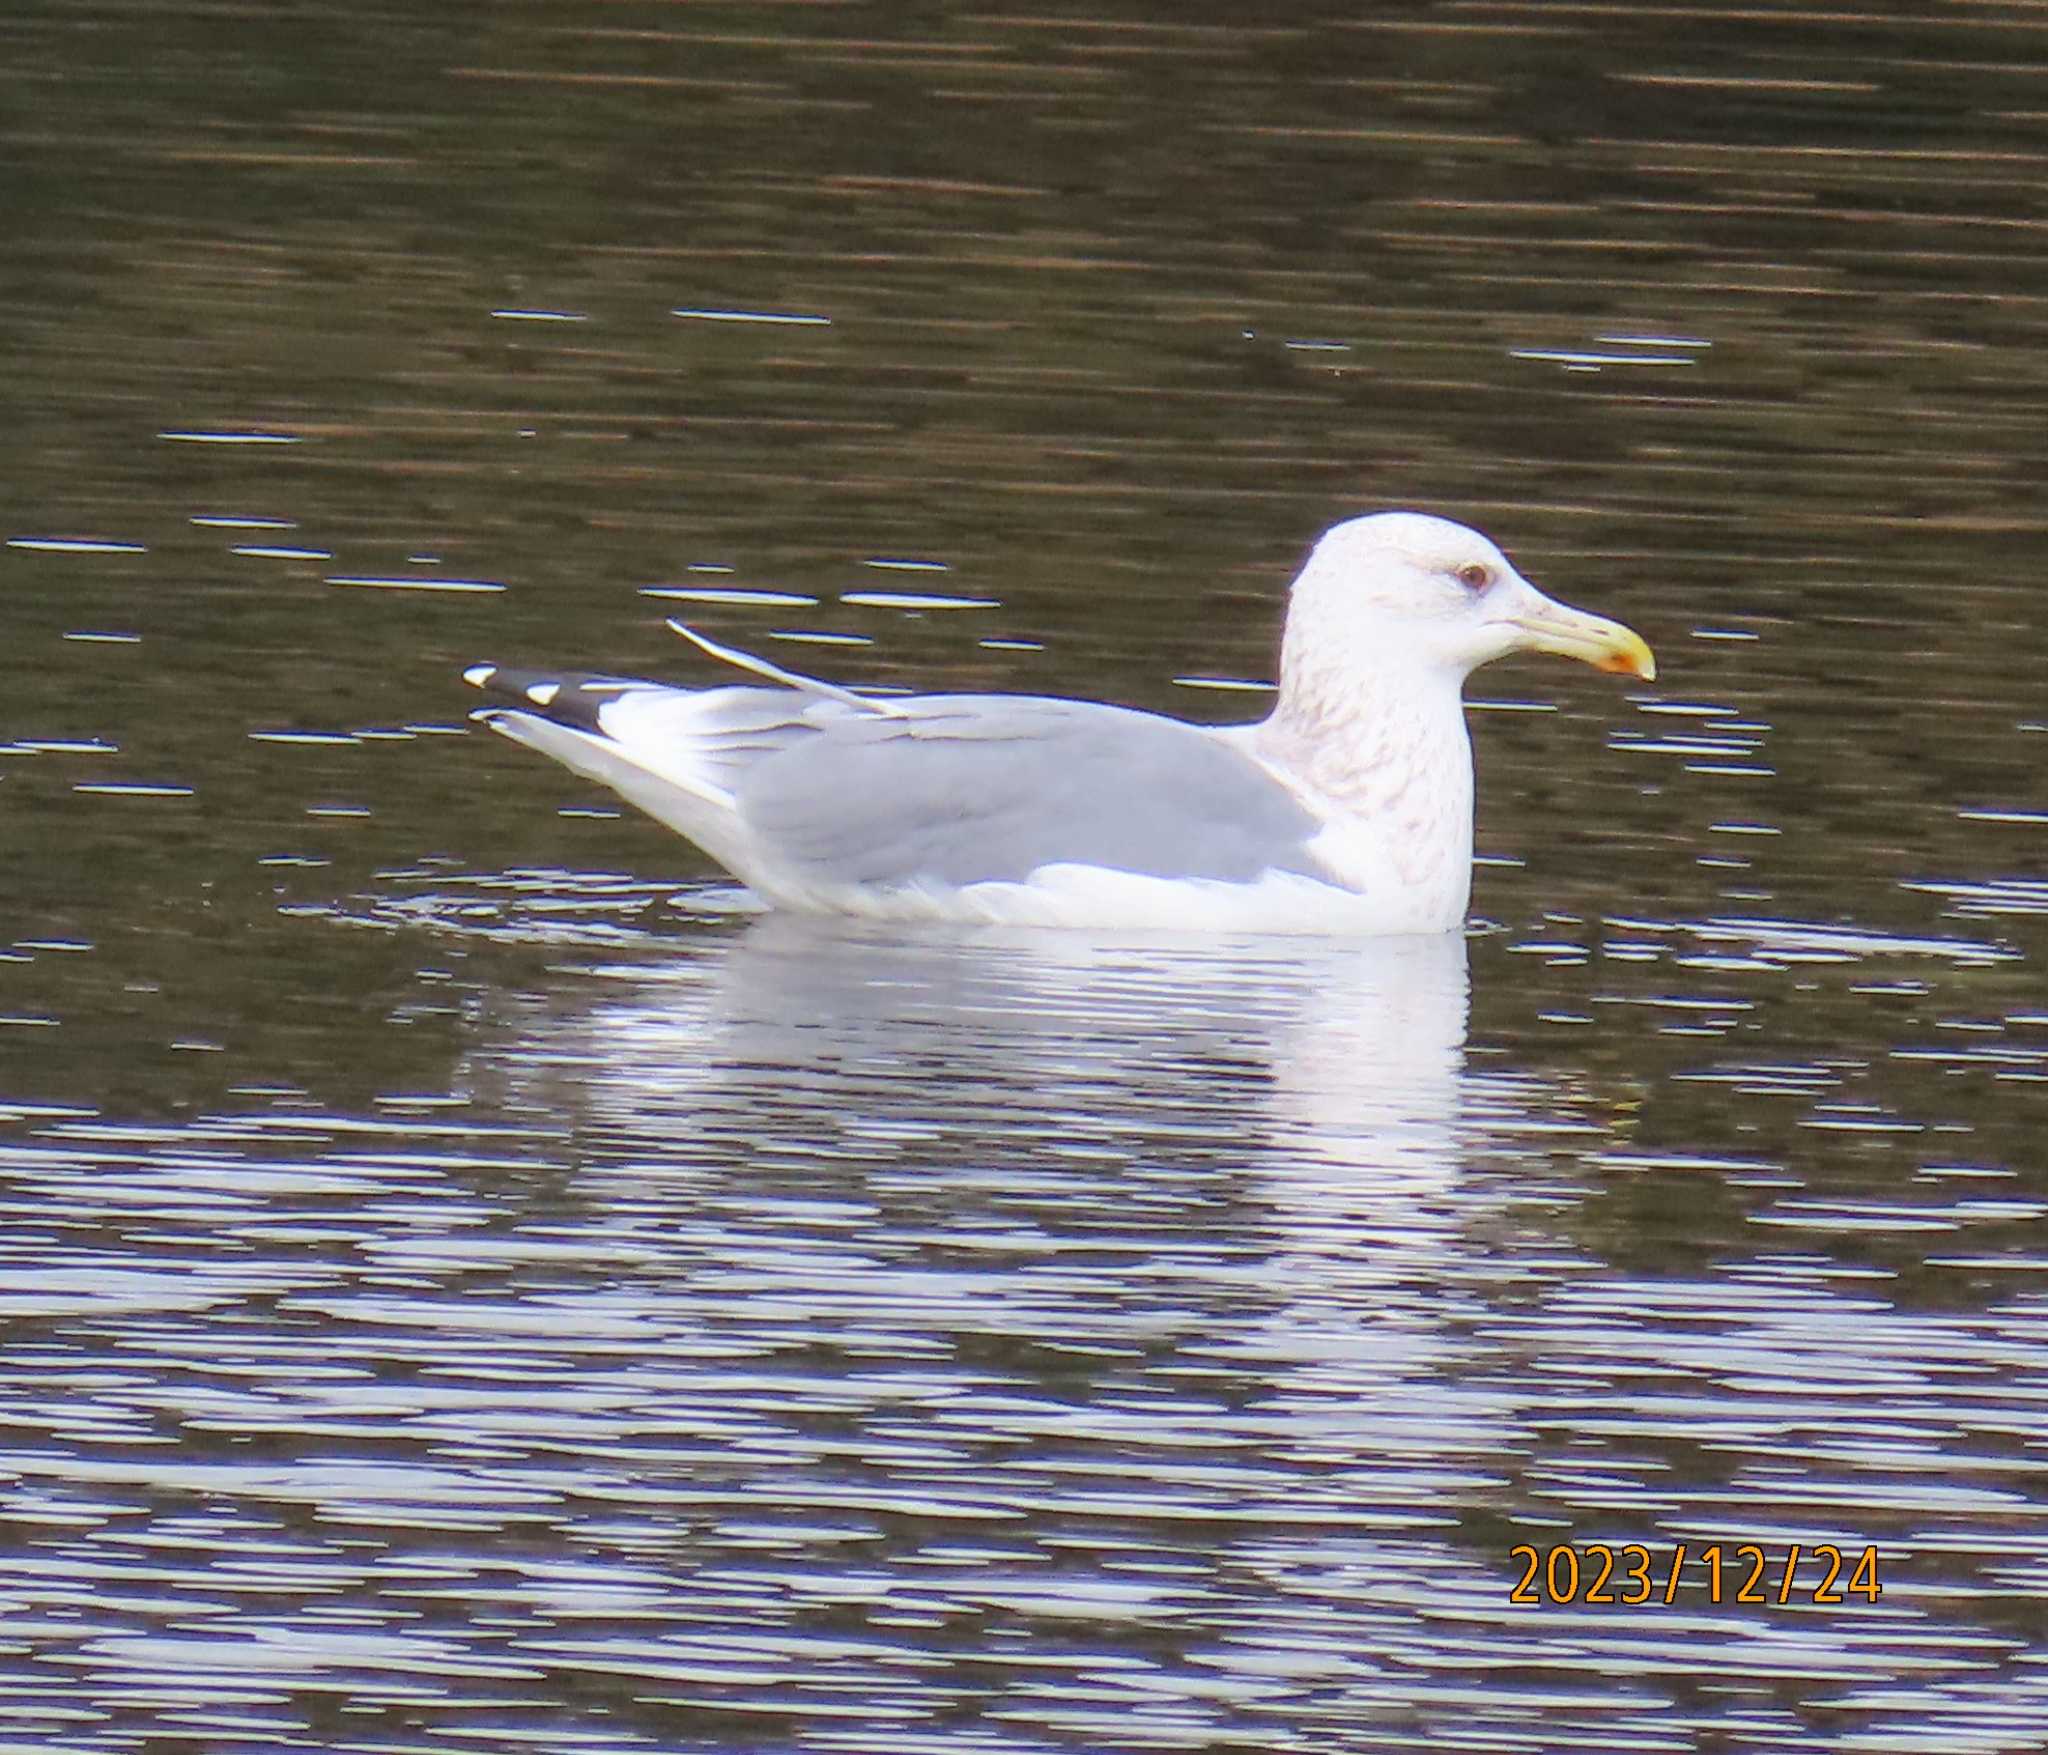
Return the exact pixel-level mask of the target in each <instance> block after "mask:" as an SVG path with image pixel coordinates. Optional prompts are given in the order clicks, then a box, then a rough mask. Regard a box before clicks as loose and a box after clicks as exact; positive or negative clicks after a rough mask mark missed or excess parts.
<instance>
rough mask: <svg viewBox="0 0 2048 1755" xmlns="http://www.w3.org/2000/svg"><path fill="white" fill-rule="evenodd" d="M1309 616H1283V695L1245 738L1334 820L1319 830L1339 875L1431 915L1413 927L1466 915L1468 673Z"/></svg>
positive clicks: (1441, 924) (1443, 925)
mask: <svg viewBox="0 0 2048 1755" xmlns="http://www.w3.org/2000/svg"><path fill="white" fill-rule="evenodd" d="M1304 619H1308V618H1303V617H1301V616H1300V615H1296V616H1293V617H1290V618H1289V623H1288V628H1287V635H1286V638H1285V641H1284V643H1283V647H1282V651H1281V656H1280V692H1279V698H1278V700H1277V702H1276V703H1275V705H1274V708H1273V712H1272V714H1271V716H1270V717H1269V718H1267V719H1265V720H1264V721H1263V722H1261V723H1260V724H1259V725H1257V726H1255V727H1253V728H1252V730H1251V734H1250V736H1249V738H1248V739H1247V743H1248V746H1249V748H1250V749H1251V751H1252V753H1253V754H1254V755H1255V756H1256V757H1257V758H1258V759H1259V760H1260V761H1261V762H1263V763H1264V764H1265V765H1266V767H1267V768H1268V769H1269V770H1270V771H1272V772H1273V773H1274V774H1275V775H1276V776H1278V777H1279V778H1280V779H1281V780H1283V781H1284V782H1285V783H1286V784H1287V785H1288V786H1289V787H1290V788H1291V789H1293V790H1294V791H1295V792H1296V794H1297V795H1298V796H1300V797H1301V798H1302V799H1303V801H1304V802H1305V803H1306V804H1308V805H1309V807H1310V808H1311V809H1312V810H1313V811H1315V813H1316V814H1317V815H1318V816H1320V817H1322V818H1323V819H1324V821H1325V822H1326V823H1328V824H1329V830H1328V831H1326V834H1325V835H1324V836H1323V837H1319V840H1323V841H1326V842H1327V843H1328V844H1329V845H1328V857H1329V859H1330V863H1331V864H1332V866H1333V868H1335V869H1337V871H1338V875H1339V876H1340V877H1341V878H1342V880H1343V881H1345V882H1347V883H1349V884H1351V885H1353V886H1354V887H1357V888H1360V889H1363V890H1366V891H1367V892H1368V893H1371V892H1374V891H1380V892H1384V891H1386V890H1387V889H1389V888H1395V889H1398V890H1399V891H1400V892H1401V893H1402V895H1403V897H1404V899H1405V900H1406V902H1407V903H1408V904H1410V905H1411V907H1412V909H1413V911H1414V912H1415V913H1416V915H1417V917H1418V920H1419V921H1423V922H1426V924H1420V925H1418V927H1417V930H1446V929H1449V928H1451V927H1455V926H1457V925H1460V924H1462V922H1463V920H1464V914H1465V904H1466V901H1467V899H1468V897H1469V896H1470V893H1471V883H1472V743H1471V739H1470V737H1469V736H1468V734H1467V732H1466V729H1465V712H1464V704H1463V701H1462V699H1461V698H1460V697H1461V688H1462V683H1463V678H1462V677H1461V676H1460V675H1458V674H1456V673H1455V672H1452V671H1449V670H1446V669H1441V668H1417V667H1416V666H1415V665H1414V664H1413V662H1412V661H1410V662H1407V663H1403V662H1399V661H1398V659H1395V658H1387V659H1382V658H1380V657H1379V656H1378V655H1377V654H1374V653H1372V652H1371V649H1370V648H1369V647H1368V646H1363V644H1362V643H1359V642H1353V641H1336V640H1330V639H1327V638H1323V639H1312V638H1309V637H1307V634H1306V633H1305V631H1304V630H1303V628H1302V627H1301V623H1302V621H1303V620H1304ZM1347 648H1348V650H1347ZM1361 650H1363V651H1364V652H1365V656H1363V657H1361V656H1360V652H1361Z"/></svg>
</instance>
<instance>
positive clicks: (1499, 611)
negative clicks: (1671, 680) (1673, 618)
mask: <svg viewBox="0 0 2048 1755" xmlns="http://www.w3.org/2000/svg"><path fill="white" fill-rule="evenodd" d="M1287 646H1288V651H1287V652H1286V653H1285V654H1283V672H1284V671H1285V670H1286V669H1287V668H1288V661H1289V660H1294V661H1296V663H1297V665H1298V666H1299V667H1300V668H1303V669H1304V670H1305V671H1306V672H1308V673H1309V674H1307V675H1304V676H1303V677H1302V678H1301V680H1302V681H1303V682H1304V683H1307V682H1308V681H1309V680H1310V678H1311V676H1314V677H1316V678H1318V679H1320V678H1323V677H1328V678H1329V679H1330V680H1331V681H1332V682H1335V681H1336V679H1337V678H1339V677H1341V676H1342V675H1343V674H1344V673H1345V672H1352V673H1355V674H1357V675H1358V676H1359V677H1360V679H1361V681H1364V680H1365V679H1368V678H1370V679H1380V678H1382V677H1384V675H1385V673H1387V672H1388V671H1390V670H1393V671H1399V672H1404V673H1408V674H1411V675H1416V676H1420V675H1422V674H1425V673H1429V674H1433V675H1435V676H1437V677H1441V678H1444V679H1447V680H1450V681H1453V682H1456V683H1462V682H1463V681H1464V679H1465V677H1466V676H1467V675H1468V674H1470V673H1471V672H1472V671H1474V670H1476V669H1477V668H1478V667H1479V666H1480V665H1482V664H1486V663H1489V662H1491V661H1492V660H1493V659H1496V658H1502V657H1505V656H1506V655H1507V654H1508V653H1510V652H1523V651H1533V652H1556V653H1561V654H1563V655H1564V656H1566V657H1571V658H1580V659H1584V660H1585V661H1586V662H1587V663H1589V664H1593V665H1595V666H1597V667H1598V668H1600V669H1602V670H1622V671H1627V672H1629V673H1630V674H1632V675H1634V676H1638V677H1641V678H1643V679H1644V680H1645V681H1647V680H1649V679H1651V678H1653V677H1654V676H1655V675H1656V664H1655V662H1654V661H1653V660H1652V659H1651V657H1650V649H1649V648H1648V647H1647V646H1645V645H1644V644H1643V642H1642V640H1641V639H1640V638H1638V637H1637V636H1636V635H1635V634H1634V633H1632V632H1630V630H1629V629H1627V628H1625V627H1623V626H1622V625H1621V624H1620V623H1619V622H1611V621H1608V620H1606V619H1604V618H1603V617H1600V616H1592V615H1587V614H1585V613H1584V612H1583V611H1580V610H1576V609H1571V608H1569V607H1567V606H1566V605H1564V604H1561V603H1558V602H1556V601H1555V600H1554V599H1552V598H1549V597H1546V596H1544V595H1543V593H1542V592H1540V591H1539V590H1537V589H1536V587H1535V586H1534V585H1532V584H1530V583H1529V581H1528V580H1527V579H1525V578H1523V577H1522V575H1521V574H1520V573H1518V572H1516V571H1515V568H1514V564H1513V563H1512V562H1511V561H1510V560H1509V559H1508V558H1507V556H1506V555H1504V554H1502V553H1501V552H1500V550H1499V549H1498V548H1496V547H1495V546H1494V545H1493V543H1491V542H1490V541H1488V540H1487V539H1486V538H1485V537H1484V536H1482V535H1480V533H1479V532H1478V531H1476V530H1468V529H1467V528H1466V527H1465V526H1464V525H1462V524H1454V523H1452V522H1451V521H1450V520H1449V519H1448V518H1432V517H1430V516H1428V515H1427V514H1426V513H1422V512H1375V513H1373V514H1371V515H1370V516H1368V517H1364V518H1352V519H1350V520H1348V521H1347V522H1345V523H1343V524H1338V525H1335V526H1333V527H1332V528H1331V529H1330V530H1328V531H1326V532H1325V533H1324V534H1323V537H1322V539H1321V540H1320V541H1319V542H1317V544H1316V545H1315V548H1314V549H1313V550H1312V551H1311V553H1310V554H1309V557H1308V561H1307V563H1306V564H1305V565H1304V566H1303V567H1302V569H1301V572H1300V574H1299V576H1298V577H1297V578H1296V579H1295V581H1294V590H1293V601H1292V604H1291V606H1290V607H1289V610H1288V618H1287ZM1286 681H1287V679H1286V677H1285V676H1284V675H1283V679H1282V687H1283V690H1284V689H1285V687H1286ZM1339 686H1340V687H1341V685H1339ZM1332 705H1335V703H1332Z"/></svg>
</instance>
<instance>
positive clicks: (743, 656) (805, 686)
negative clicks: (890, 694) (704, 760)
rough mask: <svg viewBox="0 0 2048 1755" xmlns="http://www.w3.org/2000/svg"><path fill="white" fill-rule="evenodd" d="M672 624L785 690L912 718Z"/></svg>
mask: <svg viewBox="0 0 2048 1755" xmlns="http://www.w3.org/2000/svg"><path fill="white" fill-rule="evenodd" d="M668 625H669V627H670V629H671V630H672V631H673V632H675V633H678V634H681V635H682V637H683V638H684V639H686V640H688V641H689V642H690V643H691V644H692V645H693V646H695V647H697V648H698V649H699V650H700V651H704V652H708V653H710V655H711V656H712V657H713V658H718V659H722V660H723V661H724V662H725V663H727V664H730V665H732V666H733V667H734V668H735V669H738V670H747V671H752V672H753V674H754V675H756V676H764V677H766V678H767V679H768V680H769V681H770V682H779V683H781V684H782V685H783V686H784V687H785V688H791V689H801V690H802V691H803V692H804V693H806V694H812V695H824V696H827V697H828V698H830V699H832V700H834V701H841V702H844V703H845V704H846V705H847V706H849V707H857V708H859V709H860V710H861V711H862V712H863V713H877V714H880V715H881V716H882V717H883V718H885V719H906V718H908V717H910V715H909V713H908V712H907V711H906V710H905V709H904V708H902V707H898V706H896V705H895V704H894V703H893V702H890V701H878V700H876V699H875V698H874V697H873V696H872V695H859V694H855V693H854V691H853V690H852V689H848V688H841V687H840V686H839V684H837V683H828V682H823V681H821V680H820V679H819V678H817V677H815V676H805V675H803V674H802V673H801V672H799V671H794V670H784V669H783V668H782V666H781V665H779V664H771V663H769V662H768V660H767V659H765V658H756V657H755V656H754V655H753V654H752V653H751V652H741V651H739V650H737V649H736V648H734V647H731V646H721V645H720V644H719V643H718V642H717V641H716V640H714V639H711V638H710V637H709V636H707V635H704V634H700V633H698V632H697V630H696V629H695V628H693V627H691V626H690V624H689V623H688V622H679V621H675V620H673V619H671V620H670V622H669V624H668Z"/></svg>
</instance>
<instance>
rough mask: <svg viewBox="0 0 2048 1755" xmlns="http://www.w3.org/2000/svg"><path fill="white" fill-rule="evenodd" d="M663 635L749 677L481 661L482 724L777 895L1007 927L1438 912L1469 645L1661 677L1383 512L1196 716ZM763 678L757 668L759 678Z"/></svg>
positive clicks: (1414, 917)
mask: <svg viewBox="0 0 2048 1755" xmlns="http://www.w3.org/2000/svg"><path fill="white" fill-rule="evenodd" d="M669 626H670V627H671V628H672V629H674V630H675V631H676V632H677V633H679V634H681V635H683V636H684V637H685V638H686V639H688V640H690V641H692V642H693V643H694V644H696V645H697V646H698V647H699V648H701V649H702V650H703V651H704V652H705V653H707V654H709V655H710V656H711V657H713V658H716V659H719V660H721V661H723V662H724V663H726V664H728V665H731V666H733V667H735V668H736V669H739V670H741V671H744V672H747V673H749V674H750V675H751V676H752V677H753V678H754V679H756V680H754V681H752V682H749V683H744V684H725V685H723V686H718V687H712V688H675V687H671V686H669V685H667V684H664V683H657V682H646V681H638V680H634V679H631V678H623V677H607V676H593V675H588V674H584V673H580V672H561V671H537V670H521V669H511V668H507V667H505V666H502V665H497V664H475V665H472V666H470V667H469V668H468V669H467V670H465V671H464V672H463V673H462V674H463V678H464V680H465V681H466V682H468V683H470V684H472V685H473V686H474V687H477V688H480V689H482V690H484V691H485V692H486V693H487V694H488V695H489V696H491V697H492V704H491V705H489V706H487V707H484V708H482V709H480V710H479V711H478V712H477V713H476V714H475V715H473V717H474V718H476V719H477V720H478V721H479V722H481V723H482V724H484V725H487V726H489V727H490V728H491V729H492V730H493V731H497V732H500V733H502V734H503V735H504V736H506V737H509V738H511V739H513V740H514V741H515V742H517V743H523V744H526V745H528V746H529V747H530V748H533V749H536V750H539V751H540V752H541V753H542V754H543V755H548V756H552V757H553V758H554V759H555V760H556V761H558V762H560V763H562V764H563V765H564V766H565V767H568V768H571V769H574V770H575V771H576V772H577V773H578V774H581V775H585V776H587V777H588V778H590V779H592V780H595V781H598V782H600V783H601V784H603V785H605V786H608V787H610V788H611V789H612V790H613V791H614V792H616V793H618V794H619V795H620V796H621V797H622V798H625V799H627V800H628V801H630V802H631V803H633V804H635V805H637V806H638V807H639V808H640V809H642V810H644V811H646V812H647V813H648V814H649V815H650V816H652V817H654V818H656V819H657V820H658V821H660V822H662V823H665V824H666V825H667V826H668V827H670V828H672V829H674V830H676V831H677V832H678V833H679V834H682V835H684V836H686V837H687V838H688V839H689V840H691V841H693V842H695V843H696V845H697V846H698V847H700V848H702V849H703V850H704V852H706V853H708V854H709V855H710V856H711V857H712V858H713V859H715V860H716V861H717V862H718V863H719V864H720V865H722V866H724V867H725V868H726V870H728V871H729V872H731V873H732V874H733V875H734V876H736V877H737V878H739V879H740V880H741V881H742V882H743V883H744V884H746V885H747V886H748V887H749V888H750V889H752V890H753V891H754V893H755V894H756V896H757V897H758V898H759V899H761V900H762V901H763V902H765V903H767V904H769V905H771V906H776V907H782V908H789V909H795V910H799V911H802V912H806V913H813V914H841V915H855V916H864V917H867V918H870V919H885V920H950V921H967V922H977V923H983V924H990V925H1021V926H1067V927H1096V928H1131V927H1138V928H1168V929H1174V928H1178V929H1187V930H1197V931H1225V932H1262V933H1263V932H1286V933H1343V934H1356V935H1368V934H1373V935H1376V934H1393V933H1443V932H1455V931H1459V930H1461V929H1462V928H1463V926H1464V923H1465V913H1466V905H1467V902H1468V901H1469V898H1470V895H1471V885H1472V796H1473V782H1472V746H1471V740H1470V737H1469V735H1468V733H1467V731H1466V726H1465V714H1464V703H1463V699H1462V691H1463V687H1464V682H1465V678H1466V677H1467V676H1468V675H1469V674H1470V673H1471V672H1472V671H1473V670H1475V669H1476V668H1477V667H1478V666H1480V665H1482V664H1486V663H1488V662H1490V661H1491V660H1493V659H1496V658H1501V657H1504V656H1506V655H1507V654H1508V653H1511V652H1549V653H1557V654H1560V655H1562V656H1564V657H1567V658H1577V659H1581V660H1583V661H1584V662H1585V663H1587V664H1590V665H1592V666H1594V667H1595V668H1596V669H1599V670H1606V671H1615V672H1620V673H1623V674H1625V675H1629V676H1634V677H1638V678H1641V679H1642V680H1643V681H1645V682H1648V681H1651V680H1652V679H1654V678H1655V676H1656V674H1657V667H1656V661H1655V660H1654V659H1653V658H1652V657H1651V655H1650V649H1649V647H1648V646H1647V645H1645V644H1644V642H1643V640H1642V638H1641V636H1640V635H1638V634H1636V633H1635V632H1634V631H1633V630H1632V629H1629V628H1626V627H1624V626H1622V624H1621V623H1619V622H1613V621H1608V620H1606V619H1605V618H1604V617H1601V616H1595V615H1588V614H1587V613H1585V612H1584V611H1582V610H1577V609H1573V608H1570V607H1569V606H1567V605H1565V604H1562V603H1559V602H1557V601H1556V600H1555V599H1554V598H1550V597H1546V596H1545V595H1544V594H1543V593H1542V592H1541V591H1539V590H1537V588H1536V587H1535V586H1534V585H1532V584H1530V583H1529V581H1528V580H1526V579H1525V578H1523V577H1522V575H1521V574H1520V573H1518V572H1517V571H1516V570H1515V568H1514V566H1513V565H1512V564H1511V563H1510V562H1509V560H1508V558H1507V557H1506V556H1505V555H1504V554H1502V553H1501V551H1500V550H1499V549H1498V548H1497V547H1495V545H1494V544H1493V543H1492V542H1491V541H1489V540H1488V539H1487V538H1486V537H1484V536H1482V535H1481V534H1480V533H1479V532H1478V531H1476V530H1470V529H1467V528H1466V527H1465V526H1464V525H1462V524H1455V523H1452V522H1451V521H1450V520H1448V519H1444V518H1437V517H1431V516H1429V515H1427V514H1424V513H1419V512H1406V511H1400V512H1377V513H1372V514H1369V515H1367V516H1364V517H1359V518H1352V519H1349V520H1347V521H1346V522H1344V523H1341V524H1338V525H1335V526H1333V527H1332V528H1331V529H1330V530H1328V531H1326V532H1325V533H1324V535H1323V536H1322V537H1321V538H1320V540H1318V541H1317V543H1316V544H1315V547H1314V548H1313V549H1312V550H1311V551H1310V554H1309V557H1308V560H1307V561H1306V562H1305V563H1304V565H1303V566H1302V569H1301V571H1300V573H1299V574H1298V575H1297V576H1296V578H1295V580H1294V583H1293V585H1292V587H1291V588H1290V592H1289V601H1288V608H1287V618H1286V625H1285V629H1284V631H1283V634H1282V638H1281V652H1280V681H1279V688H1278V691H1277V694H1276V697H1275V700H1274V705H1273V710H1272V712H1271V713H1270V714H1269V715H1268V716H1267V717H1266V718H1264V719H1262V720H1259V721H1256V722H1254V723H1251V724H1239V725H1200V724H1193V723H1190V722H1188V721H1186V720H1182V719H1174V718H1170V717H1167V716H1166V715H1163V714H1158V713H1142V712H1137V711H1135V710H1133V709H1131V708H1128V707H1114V706H1109V705H1107V704H1105V703H1102V702H1097V701H1077V700H1068V699H1061V698H1058V697H1053V696H1046V695H1021V694H973V695H969V694H932V695H867V694H860V693H857V692H855V691H854V690H852V689H849V688H843V687H841V686H839V685H838V684H835V683H830V682H824V681H820V680H818V679H816V678H814V677H807V676H800V675H798V674H797V673H795V672H793V671H788V670H784V669H782V668H781V667H780V666H778V665H775V664H772V663H770V662H768V661H767V660H766V659H763V658H758V657H754V656H752V655H750V654H747V653H744V652H738V651H734V650H732V649H731V648H729V647H725V646H722V645H719V644H718V643H717V642H715V641H713V640H710V639H707V638H706V637H705V636H704V635H702V634H700V633H698V632H696V631H695V630H694V629H692V628H689V627H687V626H685V625H684V624H683V623H681V622H671V623H669ZM764 684H765V685H767V686H763V685H764Z"/></svg>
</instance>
